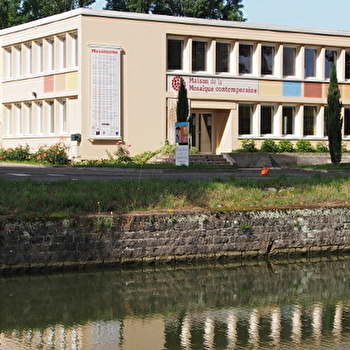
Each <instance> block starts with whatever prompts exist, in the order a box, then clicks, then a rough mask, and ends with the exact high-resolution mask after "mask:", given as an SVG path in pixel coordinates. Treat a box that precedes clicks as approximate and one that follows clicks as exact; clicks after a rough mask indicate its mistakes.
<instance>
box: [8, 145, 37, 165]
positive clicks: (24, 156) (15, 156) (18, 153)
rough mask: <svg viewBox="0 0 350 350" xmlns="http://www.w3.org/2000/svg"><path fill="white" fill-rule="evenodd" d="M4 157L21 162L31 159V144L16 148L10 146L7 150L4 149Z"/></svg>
mask: <svg viewBox="0 0 350 350" xmlns="http://www.w3.org/2000/svg"><path fill="white" fill-rule="evenodd" d="M2 157H3V158H2V159H3V160H14V161H19V162H23V161H26V160H30V158H31V156H30V152H29V146H28V145H25V146H22V145H20V146H17V147H16V148H8V149H7V150H3V152H2Z"/></svg>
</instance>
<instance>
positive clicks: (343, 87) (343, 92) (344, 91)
mask: <svg viewBox="0 0 350 350" xmlns="http://www.w3.org/2000/svg"><path fill="white" fill-rule="evenodd" d="M339 90H340V96H341V99H342V100H349V99H350V85H348V84H340V85H339Z"/></svg>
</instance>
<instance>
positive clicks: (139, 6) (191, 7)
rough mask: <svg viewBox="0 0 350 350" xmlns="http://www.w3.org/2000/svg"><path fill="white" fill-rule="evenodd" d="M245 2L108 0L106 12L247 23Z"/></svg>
mask: <svg viewBox="0 0 350 350" xmlns="http://www.w3.org/2000/svg"><path fill="white" fill-rule="evenodd" d="M242 1H243V0H158V1H155V0H107V3H106V7H105V9H106V10H115V11H127V12H141V13H154V14H164V15H171V16H182V17H197V18H211V19H223V20H230V21H245V18H244V17H243V12H242V8H243V5H242Z"/></svg>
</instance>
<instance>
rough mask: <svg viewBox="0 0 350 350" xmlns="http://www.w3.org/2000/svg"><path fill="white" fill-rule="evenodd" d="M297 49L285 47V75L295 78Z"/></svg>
mask: <svg viewBox="0 0 350 350" xmlns="http://www.w3.org/2000/svg"><path fill="white" fill-rule="evenodd" d="M296 51H297V50H296V48H295V47H283V75H284V76H294V75H295V59H296Z"/></svg>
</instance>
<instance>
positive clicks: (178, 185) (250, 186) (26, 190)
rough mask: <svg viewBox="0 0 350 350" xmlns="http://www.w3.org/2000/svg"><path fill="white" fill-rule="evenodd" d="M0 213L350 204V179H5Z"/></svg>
mask: <svg viewBox="0 0 350 350" xmlns="http://www.w3.org/2000/svg"><path fill="white" fill-rule="evenodd" d="M0 191H1V196H0V215H7V216H8V215H10V216H22V217H35V216H52V217H54V216H59V217H64V216H71V215H80V214H93V213H110V212H114V213H118V212H130V211H149V210H157V211H164V210H165V211H173V210H252V209H257V208H258V209H272V208H305V207H320V206H321V207H322V206H327V207H331V206H348V205H350V180H349V179H348V178H347V177H344V176H337V175H335V176H332V177H329V176H327V177H323V176H318V175H316V176H314V177H312V178H305V179H304V178H303V179H302V180H301V179H300V178H287V177H285V176H281V177H278V178H271V179H241V178H234V177H232V178H229V179H225V180H223V179H219V178H218V179H212V180H208V181H186V180H158V179H145V180H144V179H140V180H122V181H89V182H86V181H57V182H35V181H31V180H25V181H20V182H13V181H9V180H5V179H0Z"/></svg>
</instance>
